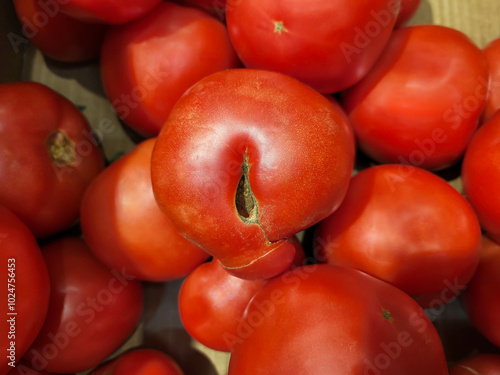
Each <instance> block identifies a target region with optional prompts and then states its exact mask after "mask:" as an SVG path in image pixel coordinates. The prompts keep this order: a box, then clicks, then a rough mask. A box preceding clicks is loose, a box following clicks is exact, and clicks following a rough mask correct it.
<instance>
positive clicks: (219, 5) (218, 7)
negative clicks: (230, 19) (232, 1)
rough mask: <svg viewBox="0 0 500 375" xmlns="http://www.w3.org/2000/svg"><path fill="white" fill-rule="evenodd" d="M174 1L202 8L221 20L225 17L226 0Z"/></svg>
mask: <svg viewBox="0 0 500 375" xmlns="http://www.w3.org/2000/svg"><path fill="white" fill-rule="evenodd" d="M174 2H175V3H178V4H180V5H184V6H191V7H195V8H200V9H203V10H204V11H205V12H207V13H209V14H212V15H214V16H217V17H218V18H219V19H220V20H221V21H222V20H224V19H225V14H226V2H227V1H226V0H174Z"/></svg>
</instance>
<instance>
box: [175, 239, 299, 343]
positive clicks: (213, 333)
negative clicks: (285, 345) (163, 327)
mask: <svg viewBox="0 0 500 375" xmlns="http://www.w3.org/2000/svg"><path fill="white" fill-rule="evenodd" d="M293 241H294V245H295V249H296V258H295V260H294V262H293V266H295V267H299V266H302V265H304V263H305V254H304V250H303V249H302V246H301V244H300V242H299V241H298V239H297V238H296V237H294V238H293ZM266 283H267V280H244V279H240V278H239V277H235V276H232V275H230V274H229V273H228V272H226V271H225V270H224V268H222V266H221V265H220V263H219V261H218V260H217V259H213V260H212V261H211V262H208V263H204V264H201V265H200V266H198V267H197V268H196V269H195V270H194V271H193V272H191V273H190V274H189V276H188V277H187V278H186V279H185V280H184V282H183V283H182V287H181V289H180V291H179V312H180V316H181V319H182V323H183V325H184V328H186V331H188V333H189V334H190V335H191V336H192V337H193V338H195V339H196V340H197V341H198V342H200V343H202V344H203V345H205V346H207V347H209V348H212V349H214V350H219V351H225V352H229V351H231V349H232V344H233V341H234V337H236V336H237V335H238V334H239V328H240V324H241V318H242V317H243V312H244V311H245V308H246V306H247V305H248V302H249V301H250V299H251V298H252V297H253V296H254V295H255V293H256V292H257V291H258V290H259V289H260V288H262V287H263V286H264V285H265V284H266Z"/></svg>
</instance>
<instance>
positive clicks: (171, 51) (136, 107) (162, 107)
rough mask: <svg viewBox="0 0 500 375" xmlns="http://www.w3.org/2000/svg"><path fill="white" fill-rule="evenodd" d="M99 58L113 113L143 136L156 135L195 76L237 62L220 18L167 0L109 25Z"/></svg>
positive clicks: (234, 65) (235, 66)
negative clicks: (140, 14) (126, 20)
mask: <svg viewBox="0 0 500 375" xmlns="http://www.w3.org/2000/svg"><path fill="white" fill-rule="evenodd" d="M100 63H101V65H100V69H101V78H102V82H103V87H104V90H105V92H106V95H107V97H108V99H109V101H110V102H111V104H112V105H113V107H114V109H115V111H116V113H117V115H118V116H119V117H120V118H121V119H122V120H123V121H124V122H125V124H127V125H128V126H129V127H131V128H132V129H133V130H135V131H136V132H138V133H139V134H141V135H142V136H144V137H152V136H156V135H158V133H159V131H160V129H161V127H162V126H163V124H164V123H165V120H166V119H167V117H168V115H169V113H170V110H171V109H172V107H173V106H174V104H175V102H176V101H177V100H178V99H179V98H180V97H181V95H182V94H183V93H184V92H185V91H186V90H187V89H188V88H189V87H191V86H192V85H193V84H195V83H196V82H197V81H199V80H200V79H202V78H203V77H205V76H207V75H210V74H212V73H215V72H217V71H221V70H225V69H232V68H237V67H239V66H240V62H239V60H238V58H237V56H236V53H235V52H234V48H233V46H232V44H231V41H230V39H229V35H228V32H227V29H226V27H225V25H224V24H223V23H222V22H220V21H219V20H217V19H216V18H214V17H213V16H211V15H208V14H206V13H205V12H203V11H202V10H199V9H195V8H189V7H183V6H180V5H177V4H174V3H171V2H168V1H166V2H162V3H161V4H160V5H159V6H158V7H157V8H155V10H154V12H151V13H150V14H148V15H147V16H145V17H142V18H141V19H138V20H136V21H134V22H131V23H127V24H125V25H121V26H117V27H113V28H110V29H109V31H108V33H107V34H106V37H105V39H104V42H103V46H102V53H101V60H100Z"/></svg>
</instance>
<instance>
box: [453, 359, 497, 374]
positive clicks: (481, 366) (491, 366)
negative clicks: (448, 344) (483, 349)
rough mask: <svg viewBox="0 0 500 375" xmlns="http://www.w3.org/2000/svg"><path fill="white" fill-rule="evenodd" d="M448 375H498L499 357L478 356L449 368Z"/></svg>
mask: <svg viewBox="0 0 500 375" xmlns="http://www.w3.org/2000/svg"><path fill="white" fill-rule="evenodd" d="M450 375H500V355H498V354H478V355H476V356H474V357H471V358H467V359H464V360H462V361H460V362H457V363H455V364H454V365H453V366H451V367H450Z"/></svg>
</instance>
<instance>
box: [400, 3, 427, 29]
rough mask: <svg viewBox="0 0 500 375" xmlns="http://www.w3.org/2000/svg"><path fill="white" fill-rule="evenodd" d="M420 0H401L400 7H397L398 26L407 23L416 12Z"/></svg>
mask: <svg viewBox="0 0 500 375" xmlns="http://www.w3.org/2000/svg"><path fill="white" fill-rule="evenodd" d="M421 3H422V0H401V8H400V9H399V13H398V18H397V19H396V26H395V27H400V26H403V25H404V24H405V23H407V22H408V21H409V20H410V19H411V18H412V17H413V16H414V15H415V13H417V10H418V8H419V7H420V4H421Z"/></svg>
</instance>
